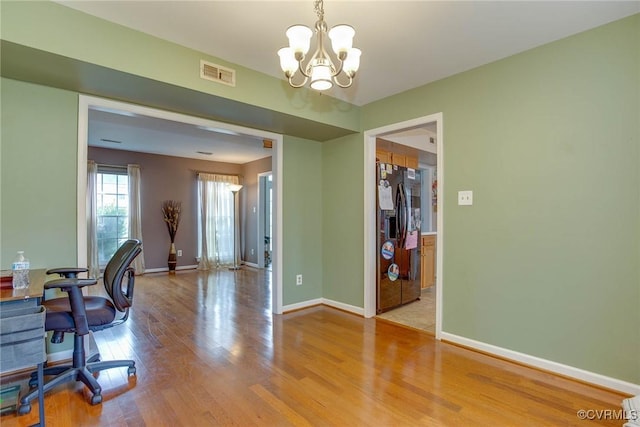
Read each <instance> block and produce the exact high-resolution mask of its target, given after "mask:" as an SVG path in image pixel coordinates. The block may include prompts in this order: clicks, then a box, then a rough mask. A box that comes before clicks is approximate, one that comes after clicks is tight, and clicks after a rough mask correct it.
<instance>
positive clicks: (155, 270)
mask: <svg viewBox="0 0 640 427" xmlns="http://www.w3.org/2000/svg"><path fill="white" fill-rule="evenodd" d="M197 268H198V264H193V265H180V266H177V267H176V271H178V270H195V269H197ZM167 271H169V267H160V268H146V269H145V270H144V273H145V274H147V273H163V272H167Z"/></svg>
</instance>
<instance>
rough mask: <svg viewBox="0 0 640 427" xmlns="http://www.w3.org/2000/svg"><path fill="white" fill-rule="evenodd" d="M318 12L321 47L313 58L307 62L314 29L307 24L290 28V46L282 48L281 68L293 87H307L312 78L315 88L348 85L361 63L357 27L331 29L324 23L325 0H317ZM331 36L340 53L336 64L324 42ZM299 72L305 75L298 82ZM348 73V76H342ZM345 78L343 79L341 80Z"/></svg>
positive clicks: (280, 51)
mask: <svg viewBox="0 0 640 427" xmlns="http://www.w3.org/2000/svg"><path fill="white" fill-rule="evenodd" d="M315 11H316V14H317V15H318V20H317V21H316V35H317V42H318V46H317V48H316V51H315V53H314V54H313V55H312V56H311V58H310V59H309V60H308V61H307V62H306V65H305V64H303V63H304V62H305V55H306V54H307V52H309V47H310V44H311V37H312V35H313V32H312V31H311V29H310V28H309V27H307V26H306V25H293V26H291V27H289V28H288V29H287V32H286V35H287V38H288V39H289V47H283V48H282V49H280V50H279V51H278V56H280V67H281V68H282V71H284V75H285V77H286V78H287V79H288V80H289V84H290V85H291V86H292V87H295V88H298V87H302V86H304V85H305V84H306V83H307V81H309V79H311V84H310V86H311V88H312V89H315V90H327V89H330V88H331V87H332V86H333V84H334V83H335V84H336V85H338V86H340V87H342V88H346V87H349V86H351V84H352V83H353V77H354V76H355V75H356V71H358V67H359V66H360V54H361V53H362V52H360V49H356V48H354V47H352V44H353V36H354V35H355V33H356V32H355V30H354V29H353V27H352V26H350V25H336V26H335V27H333V28H332V29H331V30H329V31H328V32H327V23H326V22H324V4H323V0H316V1H315ZM327 35H328V36H329V39H330V40H331V48H332V49H333V52H334V53H335V56H336V63H335V64H337V66H336V65H335V64H334V62H333V61H332V60H331V58H330V57H329V54H328V53H327V51H326V49H325V47H324V43H325V41H326V40H327ZM296 71H300V74H302V76H303V77H304V78H303V79H300V78H299V79H298V83H295V82H294V81H293V80H294V76H295V75H296ZM341 76H344V77H341ZM340 79H342V81H341V80H340Z"/></svg>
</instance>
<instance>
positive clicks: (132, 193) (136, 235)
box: [127, 165, 145, 275]
mask: <svg viewBox="0 0 640 427" xmlns="http://www.w3.org/2000/svg"><path fill="white" fill-rule="evenodd" d="M127 175H128V176H129V238H130V239H138V240H140V241H141V242H142V248H143V249H142V252H140V255H138V256H137V257H136V258H135V259H134V260H133V263H132V264H131V266H132V267H133V270H134V271H135V273H136V275H139V274H144V269H145V267H144V241H143V240H142V212H141V208H140V166H138V165H127Z"/></svg>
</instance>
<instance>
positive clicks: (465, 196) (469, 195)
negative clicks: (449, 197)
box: [458, 190, 473, 206]
mask: <svg viewBox="0 0 640 427" xmlns="http://www.w3.org/2000/svg"><path fill="white" fill-rule="evenodd" d="M458 205H460V206H471V205H473V191H471V190H467V191H458Z"/></svg>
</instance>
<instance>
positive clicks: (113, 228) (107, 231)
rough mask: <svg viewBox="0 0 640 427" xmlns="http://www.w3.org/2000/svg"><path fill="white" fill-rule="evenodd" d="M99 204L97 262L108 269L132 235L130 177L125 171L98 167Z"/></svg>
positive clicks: (97, 200) (97, 192)
mask: <svg viewBox="0 0 640 427" xmlns="http://www.w3.org/2000/svg"><path fill="white" fill-rule="evenodd" d="M96 205H97V212H98V218H97V237H98V263H99V265H100V267H105V266H106V265H107V263H108V262H109V259H111V257H112V256H113V254H114V253H115V252H116V250H117V249H118V247H119V246H120V245H121V244H122V243H124V242H125V240H127V237H128V234H129V178H128V177H127V170H126V169H118V168H109V169H108V170H104V169H102V168H100V167H99V168H98V175H97V185H96Z"/></svg>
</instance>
